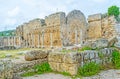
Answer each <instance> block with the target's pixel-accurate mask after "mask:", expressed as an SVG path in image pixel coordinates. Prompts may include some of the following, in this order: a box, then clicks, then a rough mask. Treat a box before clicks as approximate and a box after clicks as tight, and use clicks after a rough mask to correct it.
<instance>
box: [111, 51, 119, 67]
mask: <svg viewBox="0 0 120 79" xmlns="http://www.w3.org/2000/svg"><path fill="white" fill-rule="evenodd" d="M112 62H113V64H114V66H115V68H118V69H120V52H119V51H118V50H114V51H113V53H112Z"/></svg>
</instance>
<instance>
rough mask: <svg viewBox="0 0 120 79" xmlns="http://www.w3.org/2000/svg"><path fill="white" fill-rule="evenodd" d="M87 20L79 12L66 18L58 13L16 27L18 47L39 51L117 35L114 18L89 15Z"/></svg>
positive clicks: (63, 14) (72, 12) (76, 11)
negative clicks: (39, 49) (40, 48)
mask: <svg viewBox="0 0 120 79" xmlns="http://www.w3.org/2000/svg"><path fill="white" fill-rule="evenodd" d="M87 20H88V23H87ZM87 20H86V18H85V16H84V14H83V13H82V12H81V11H79V10H73V11H71V12H69V13H68V14H67V15H66V14H65V13H64V12H57V13H54V14H51V15H49V16H46V17H45V19H39V18H37V19H34V20H31V21H29V22H27V23H24V24H22V25H20V26H18V27H17V28H16V36H15V37H19V39H21V40H20V42H19V44H20V46H21V47H27V48H28V47H31V48H33V47H35V48H36V47H38V48H39V47H61V46H70V45H74V44H76V45H78V44H80V45H82V44H83V43H84V42H86V41H89V40H90V41H94V40H97V39H99V38H107V39H109V38H111V37H113V36H115V35H116V31H115V24H116V20H115V18H114V16H110V17H108V16H107V17H103V15H102V14H94V15H90V16H88V19H87ZM4 40H5V38H4ZM2 42H3V41H2ZM4 44H5V43H4ZM8 45H9V44H8Z"/></svg>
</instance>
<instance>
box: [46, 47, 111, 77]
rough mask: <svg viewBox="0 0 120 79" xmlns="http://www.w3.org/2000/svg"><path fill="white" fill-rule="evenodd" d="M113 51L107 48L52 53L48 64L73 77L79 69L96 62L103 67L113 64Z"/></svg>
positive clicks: (55, 69)
mask: <svg viewBox="0 0 120 79" xmlns="http://www.w3.org/2000/svg"><path fill="white" fill-rule="evenodd" d="M112 52H113V49H111V48H105V49H101V50H99V51H95V50H86V51H83V52H71V53H62V52H55V53H50V54H49V56H48V62H49V64H50V66H51V68H52V69H53V70H54V71H58V72H69V73H70V74H71V75H75V74H77V70H78V67H80V66H83V65H84V64H86V63H88V62H96V63H99V64H101V65H107V64H108V63H111V59H112Z"/></svg>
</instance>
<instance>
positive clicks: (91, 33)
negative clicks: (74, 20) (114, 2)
mask: <svg viewBox="0 0 120 79" xmlns="http://www.w3.org/2000/svg"><path fill="white" fill-rule="evenodd" d="M115 24H116V19H115V17H114V16H106V17H103V15H102V14H94V15H90V16H88V28H87V39H88V40H93V41H94V40H96V39H99V38H106V39H110V38H112V37H114V36H116V30H115Z"/></svg>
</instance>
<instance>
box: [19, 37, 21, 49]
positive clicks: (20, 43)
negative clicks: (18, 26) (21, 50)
mask: <svg viewBox="0 0 120 79" xmlns="http://www.w3.org/2000/svg"><path fill="white" fill-rule="evenodd" d="M19 47H21V37H20V36H19Z"/></svg>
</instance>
